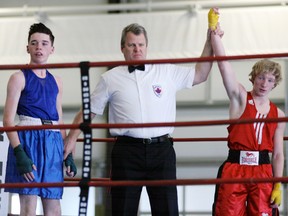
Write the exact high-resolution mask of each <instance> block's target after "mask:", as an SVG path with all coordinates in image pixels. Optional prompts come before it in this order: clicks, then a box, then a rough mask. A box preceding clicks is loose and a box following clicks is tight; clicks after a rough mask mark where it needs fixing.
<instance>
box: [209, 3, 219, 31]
mask: <svg viewBox="0 0 288 216" xmlns="http://www.w3.org/2000/svg"><path fill="white" fill-rule="evenodd" d="M218 19H219V15H218V14H217V13H215V11H214V9H213V8H211V9H210V11H209V13H208V26H209V28H210V29H211V30H215V29H216V26H217V23H218Z"/></svg>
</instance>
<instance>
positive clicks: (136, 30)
mask: <svg viewBox="0 0 288 216" xmlns="http://www.w3.org/2000/svg"><path fill="white" fill-rule="evenodd" d="M128 32H132V33H133V34H135V35H140V34H144V37H145V40H146V46H147V45H148V37H147V32H146V30H145V28H144V27H143V26H141V25H139V24H137V23H132V24H130V25H128V26H126V27H125V28H124V29H123V30H122V36H121V48H123V47H124V45H125V42H126V35H127V33H128Z"/></svg>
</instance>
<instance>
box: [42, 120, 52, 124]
mask: <svg viewBox="0 0 288 216" xmlns="http://www.w3.org/2000/svg"><path fill="white" fill-rule="evenodd" d="M41 123H42V125H53V123H52V120H46V119H41Z"/></svg>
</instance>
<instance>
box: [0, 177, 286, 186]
mask: <svg viewBox="0 0 288 216" xmlns="http://www.w3.org/2000/svg"><path fill="white" fill-rule="evenodd" d="M267 182H281V183H287V182H288V178H287V177H271V178H237V179H235V178H223V179H214V178H212V179H211V178H209V179H200V178H199V179H177V180H137V181H132V180H129V181H122V180H121V181H120V180H119V181H118V180H117V181H115V180H113V181H112V180H107V179H99V180H98V179H91V180H90V181H88V182H87V186H89V187H91V186H92V187H115V186H122V187H123V186H163V185H215V184H244V183H246V184H247V183H250V184H254V183H267ZM80 185H81V180H80V181H75V182H74V181H73V180H70V181H68V182H59V183H58V182H55V183H21V184H19V183H2V184H0V188H26V187H28V188H34V187H79V186H80Z"/></svg>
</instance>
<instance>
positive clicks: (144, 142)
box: [143, 138, 152, 144]
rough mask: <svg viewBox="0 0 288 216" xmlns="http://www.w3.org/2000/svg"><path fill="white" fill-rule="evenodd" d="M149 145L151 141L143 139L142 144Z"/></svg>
mask: <svg viewBox="0 0 288 216" xmlns="http://www.w3.org/2000/svg"><path fill="white" fill-rule="evenodd" d="M151 143H152V139H151V138H145V139H143V144H151Z"/></svg>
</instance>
